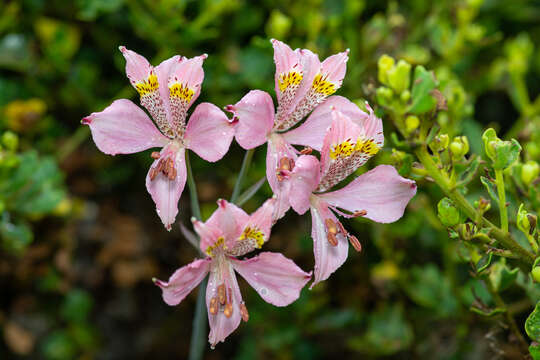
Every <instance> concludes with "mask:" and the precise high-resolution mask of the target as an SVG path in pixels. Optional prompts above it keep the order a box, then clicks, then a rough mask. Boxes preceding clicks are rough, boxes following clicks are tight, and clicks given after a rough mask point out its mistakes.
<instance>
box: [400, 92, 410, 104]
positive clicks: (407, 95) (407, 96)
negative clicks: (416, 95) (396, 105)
mask: <svg viewBox="0 0 540 360" xmlns="http://www.w3.org/2000/svg"><path fill="white" fill-rule="evenodd" d="M399 98H400V99H401V101H402V102H404V103H406V102H408V101H409V100H411V92H410V91H409V90H405V91H403V92H402V93H401V95H399Z"/></svg>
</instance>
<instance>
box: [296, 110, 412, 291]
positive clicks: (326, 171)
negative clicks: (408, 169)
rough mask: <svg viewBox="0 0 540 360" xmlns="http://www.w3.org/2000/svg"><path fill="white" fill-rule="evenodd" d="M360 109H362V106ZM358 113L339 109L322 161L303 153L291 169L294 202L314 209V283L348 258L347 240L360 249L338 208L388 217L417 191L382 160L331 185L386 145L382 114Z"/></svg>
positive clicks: (353, 213)
mask: <svg viewBox="0 0 540 360" xmlns="http://www.w3.org/2000/svg"><path fill="white" fill-rule="evenodd" d="M357 113H358V115H361V114H360V113H363V112H362V111H361V110H360V109H358V110H357ZM364 114H365V113H364ZM355 119H356V121H353V120H352V119H351V118H349V117H348V116H346V115H344V114H343V113H341V112H339V111H337V110H334V111H333V112H332V124H331V126H330V128H329V129H328V132H327V134H326V136H325V138H324V142H323V147H322V150H321V161H319V160H318V159H317V158H316V157H315V156H312V155H302V156H300V157H299V158H298V160H297V161H296V165H295V167H294V169H293V171H292V172H291V175H290V178H291V180H290V183H291V191H290V203H291V206H292V208H293V209H294V210H295V211H296V212H298V213H299V214H304V213H305V212H306V211H307V210H308V209H310V210H311V221H312V226H311V236H312V238H313V241H314V246H313V250H314V254H315V268H314V282H313V284H312V285H311V286H312V287H313V286H314V285H315V284H317V283H319V282H321V281H323V280H326V279H327V278H328V277H329V276H330V275H331V274H332V273H333V272H334V271H335V270H337V269H338V268H339V267H340V266H341V265H342V264H343V263H344V262H345V260H346V259H347V253H348V248H349V246H348V241H350V242H351V244H352V245H353V247H354V248H355V250H357V251H360V250H361V245H360V242H359V241H358V239H357V238H356V237H355V236H353V235H351V234H349V233H348V232H347V230H345V228H344V227H343V225H342V224H341V223H340V222H339V220H338V219H337V218H336V215H335V214H334V212H335V213H336V214H339V215H342V216H344V217H356V216H363V217H365V218H368V219H371V220H373V221H376V222H379V223H389V222H393V221H396V220H398V219H399V218H401V216H403V212H404V210H405V207H406V206H407V203H408V202H409V200H410V199H411V198H412V197H413V196H414V195H415V194H416V184H415V182H414V181H412V180H409V179H405V178H403V177H401V176H399V174H398V172H397V171H396V169H394V167H392V166H390V165H379V166H377V167H376V168H374V169H373V170H370V171H368V172H366V173H364V174H362V175H360V176H358V177H357V178H356V179H354V180H353V181H352V182H350V183H349V184H348V185H346V186H345V187H343V188H341V189H339V190H335V191H328V190H329V189H331V188H332V187H333V186H334V185H336V184H337V183H339V182H340V181H341V180H343V179H345V178H346V177H347V176H349V175H350V174H351V173H352V172H354V171H355V170H356V169H357V168H358V167H359V166H361V165H362V164H364V163H365V162H366V161H367V160H368V159H369V158H370V157H371V156H372V155H374V154H376V153H377V152H378V150H379V148H380V147H381V146H382V143H383V133H382V122H381V120H380V119H378V118H376V117H375V116H364V117H356V118H355ZM344 211H346V212H344ZM347 212H348V213H347Z"/></svg>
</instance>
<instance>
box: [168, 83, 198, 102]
mask: <svg viewBox="0 0 540 360" xmlns="http://www.w3.org/2000/svg"><path fill="white" fill-rule="evenodd" d="M169 94H170V96H171V97H177V98H180V99H182V100H184V101H186V102H190V101H191V98H192V97H193V95H194V94H195V91H193V90H191V89H190V88H188V87H187V85H184V84H179V83H176V84H173V85H171V86H170V87H169Z"/></svg>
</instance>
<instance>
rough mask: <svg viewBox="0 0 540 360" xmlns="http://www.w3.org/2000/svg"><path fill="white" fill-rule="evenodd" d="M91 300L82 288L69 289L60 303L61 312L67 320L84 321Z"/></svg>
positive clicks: (90, 307)
mask: <svg viewBox="0 0 540 360" xmlns="http://www.w3.org/2000/svg"><path fill="white" fill-rule="evenodd" d="M92 306H93V300H92V298H91V297H90V295H89V294H88V293H87V292H86V291H83V290H72V291H70V292H69V293H68V294H67V296H66V298H65V299H64V303H63V304H62V308H61V314H62V316H63V317H64V319H66V320H67V321H70V322H79V323H80V322H84V321H85V320H86V319H87V317H88V314H89V312H90V311H91V310H92Z"/></svg>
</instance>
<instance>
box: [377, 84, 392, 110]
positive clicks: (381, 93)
mask: <svg viewBox="0 0 540 360" xmlns="http://www.w3.org/2000/svg"><path fill="white" fill-rule="evenodd" d="M376 95H377V101H378V102H379V103H380V104H381V105H382V106H385V107H390V106H391V103H392V98H393V96H394V92H393V91H392V89H389V88H387V87H384V86H381V87H380V88H378V89H377V91H376Z"/></svg>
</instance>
